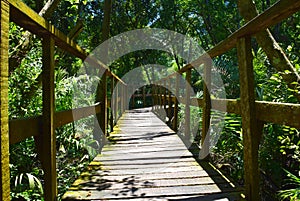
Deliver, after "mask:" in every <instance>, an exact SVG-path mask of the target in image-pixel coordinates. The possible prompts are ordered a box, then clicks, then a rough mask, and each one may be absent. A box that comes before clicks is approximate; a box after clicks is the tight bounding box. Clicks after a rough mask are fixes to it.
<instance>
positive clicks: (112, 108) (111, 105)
mask: <svg viewBox="0 0 300 201" xmlns="http://www.w3.org/2000/svg"><path fill="white" fill-rule="evenodd" d="M114 86H115V79H114V77H113V76H112V77H111V79H110V119H109V120H110V121H109V123H110V132H113V131H114V113H113V112H114V105H115V104H114V103H113V101H114V98H113V93H114Z"/></svg>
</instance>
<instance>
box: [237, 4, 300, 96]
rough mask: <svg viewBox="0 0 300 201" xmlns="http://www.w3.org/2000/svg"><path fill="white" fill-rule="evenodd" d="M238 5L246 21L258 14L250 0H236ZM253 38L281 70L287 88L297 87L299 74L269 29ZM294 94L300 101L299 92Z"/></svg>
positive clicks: (278, 69) (299, 80) (277, 68)
mask: <svg viewBox="0 0 300 201" xmlns="http://www.w3.org/2000/svg"><path fill="white" fill-rule="evenodd" d="M267 3H268V2H267ZM238 7H239V11H240V13H241V15H242V17H243V18H244V19H245V20H246V21H247V22H248V21H250V20H251V19H253V18H254V17H256V16H257V15H258V11H257V9H256V6H255V4H254V2H253V1H252V0H238ZM255 38H256V41H257V43H258V44H259V46H260V47H261V48H262V49H263V50H264V52H265V53H266V55H267V57H268V59H269V61H270V63H271V64H272V66H273V67H274V68H276V70H277V71H279V72H282V77H283V79H284V80H285V81H286V83H287V84H288V86H289V88H291V89H296V88H299V87H300V86H299V82H300V76H299V74H298V73H297V71H296V69H295V68H294V66H293V65H292V64H291V62H290V60H289V59H288V58H287V56H286V55H285V53H284V52H283V50H282V48H281V47H280V46H279V44H278V43H277V42H276V40H275V39H274V37H273V35H272V34H271V32H270V31H269V29H267V30H265V31H261V32H260V33H258V34H256V35H255ZM295 83H298V84H295ZM294 95H295V97H296V98H297V99H298V101H299V102H300V94H298V93H297V92H295V93H294Z"/></svg>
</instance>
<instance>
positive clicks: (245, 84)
mask: <svg viewBox="0 0 300 201" xmlns="http://www.w3.org/2000/svg"><path fill="white" fill-rule="evenodd" d="M237 50H238V51H237V52H238V64H239V75H240V76H239V77H240V96H241V101H240V104H241V114H242V127H243V145H244V170H245V171H244V172H245V173H244V179H245V188H246V189H245V194H246V199H247V200H255V201H259V200H260V196H259V185H258V184H259V171H258V147H259V140H260V136H261V132H262V131H261V130H260V129H259V128H258V126H257V124H258V121H257V119H256V110H255V92H254V73H253V63H252V62H253V56H252V51H251V50H252V48H251V38H250V37H247V38H241V39H239V42H238V44H237Z"/></svg>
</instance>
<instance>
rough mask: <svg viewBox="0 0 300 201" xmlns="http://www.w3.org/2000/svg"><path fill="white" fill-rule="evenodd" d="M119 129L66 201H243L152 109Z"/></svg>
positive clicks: (129, 117) (131, 114) (133, 114)
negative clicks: (199, 159)
mask: <svg viewBox="0 0 300 201" xmlns="http://www.w3.org/2000/svg"><path fill="white" fill-rule="evenodd" d="M114 130H115V132H114V133H111V135H110V136H111V139H110V143H109V144H107V145H106V146H105V147H104V149H103V151H102V153H101V154H100V155H98V156H97V157H96V158H95V159H94V161H93V162H91V163H90V165H89V166H88V168H87V171H86V172H84V173H82V175H81V176H80V178H79V179H77V180H76V181H75V182H74V184H73V185H72V187H71V188H70V189H69V191H68V192H67V193H66V194H65V195H64V196H63V200H115V199H118V200H178V199H188V200H200V199H201V200H218V199H222V198H223V199H224V200H239V190H238V188H236V187H233V184H231V183H229V182H228V180H226V179H225V178H224V177H223V176H222V175H221V174H220V173H219V172H217V171H215V170H214V169H213V167H212V166H210V165H209V164H208V163H201V165H199V164H198V163H197V162H196V160H195V159H194V158H193V157H192V154H191V153H190V152H189V151H188V150H187V148H186V147H185V145H184V144H183V143H182V141H181V140H180V138H179V137H178V136H177V135H176V133H174V131H172V130H171V129H170V128H169V127H167V126H166V124H164V123H163V122H162V121H161V120H160V119H159V118H157V117H156V116H155V115H154V114H153V113H152V112H150V109H140V110H132V111H128V112H126V113H125V114H124V115H123V116H122V118H121V119H120V120H119V122H118V124H117V126H116V127H115V129H114ZM226 198H227V199H226Z"/></svg>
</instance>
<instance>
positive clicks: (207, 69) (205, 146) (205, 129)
mask: <svg viewBox="0 0 300 201" xmlns="http://www.w3.org/2000/svg"><path fill="white" fill-rule="evenodd" d="M211 65H212V63H211V59H207V61H205V63H204V76H203V79H204V83H203V107H202V136H201V149H202V150H201V153H202V154H203V156H200V158H202V159H203V158H204V157H206V156H208V153H209V144H210V143H209V135H207V134H208V133H209V127H210V110H211V99H210V89H211Z"/></svg>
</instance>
